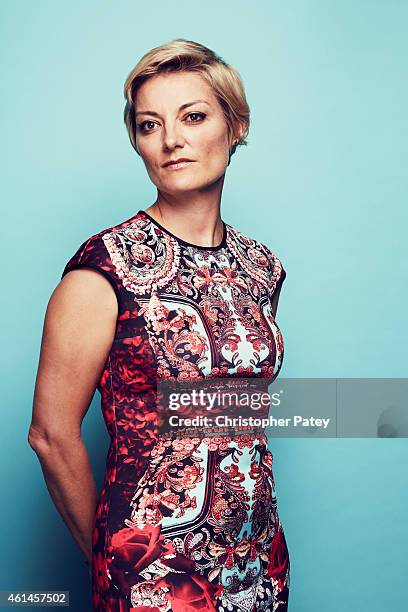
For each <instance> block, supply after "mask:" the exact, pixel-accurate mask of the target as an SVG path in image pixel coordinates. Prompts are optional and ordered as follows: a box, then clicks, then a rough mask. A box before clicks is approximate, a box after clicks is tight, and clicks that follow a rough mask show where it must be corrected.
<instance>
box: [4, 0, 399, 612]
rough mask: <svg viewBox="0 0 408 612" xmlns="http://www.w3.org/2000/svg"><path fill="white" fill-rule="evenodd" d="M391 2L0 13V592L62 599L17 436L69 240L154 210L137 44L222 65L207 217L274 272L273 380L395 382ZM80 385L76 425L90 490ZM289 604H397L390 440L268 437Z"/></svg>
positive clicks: (395, 90) (44, 510)
mask: <svg viewBox="0 0 408 612" xmlns="http://www.w3.org/2000/svg"><path fill="white" fill-rule="evenodd" d="M407 18H408V4H407V3H406V2H403V1H397V0H382V1H380V0H370V1H368V0H360V1H359V2H355V1H351V0H342V1H341V2H336V1H333V0H332V1H319V0H315V1H308V2H306V1H301V0H294V1H292V2H290V3H288V2H283V1H280V2H274V1H272V2H271V1H267V0H264V1H258V2H244V1H239V2H237V1H235V2H231V1H224V2H218V1H217V2H215V1H214V0H207V2H204V3H191V2H185V1H181V0H178V1H177V3H173V2H164V1H160V2H156V3H155V4H154V6H151V7H150V8H149V7H148V5H147V4H146V3H145V2H131V1H124V0H119V1H117V2H107V1H102V2H101V1H95V0H92V1H87V2H83V1H81V2H80V1H78V0H75V1H74V0H70V1H69V2H68V1H60V2H46V1H44V0H36V1H35V2H34V1H22V0H18V1H17V0H16V1H6V0H3V1H2V2H1V4H0V41H1V42H0V44H1V47H2V53H1V60H0V61H1V84H2V92H1V94H2V95H1V111H2V112H1V129H2V144H3V147H2V153H1V165H2V169H3V179H2V182H1V190H2V192H3V193H2V201H3V203H4V204H5V206H4V207H3V210H2V224H3V227H2V230H3V231H2V247H3V248H2V252H3V265H2V272H3V274H4V277H3V296H4V297H3V301H2V304H3V306H2V308H3V320H4V322H5V325H4V329H3V338H4V339H3V350H2V355H1V358H2V383H1V384H2V389H1V393H2V404H3V410H2V423H1V440H0V443H1V461H0V466H1V467H0V469H1V482H2V502H1V504H0V512H1V526H2V529H1V541H2V555H1V572H0V589H3V590H6V589H41V590H44V589H64V590H69V591H70V593H71V602H72V607H71V609H75V610H88V609H90V594H89V585H88V577H87V570H86V568H85V566H84V565H83V563H82V554H81V553H80V551H79V548H78V547H77V545H76V543H75V542H74V540H73V539H72V538H71V536H70V534H69V532H68V530H67V529H66V527H65V525H64V524H63V523H62V520H61V518H60V516H59V515H58V513H57V512H56V510H55V508H54V506H53V505H52V502H51V500H50V497H49V495H48V492H47V489H46V486H45V482H44V480H43V476H42V472H41V468H40V464H39V462H38V460H37V458H36V456H35V454H34V453H33V451H32V450H31V448H30V447H29V446H28V443H27V441H26V438H27V432H28V426H29V423H30V419H31V406H32V394H33V388H34V382H35V376H36V370H37V365H38V356H39V347H40V341H41V333H42V324H43V319H44V314H45V308H46V305H47V302H48V299H49V297H50V295H51V292H52V291H53V289H54V287H55V286H56V285H57V283H58V282H59V279H60V276H61V273H62V270H63V267H64V265H65V263H66V262H67V261H68V259H69V258H70V256H71V255H72V254H73V253H74V252H75V250H76V249H77V247H78V246H79V244H81V242H83V241H84V240H85V239H86V238H88V237H89V236H90V235H92V234H94V233H96V232H97V231H99V230H101V229H104V228H106V227H109V226H111V225H115V224H116V223H119V222H120V221H122V220H124V219H127V218H129V217H130V216H132V215H133V214H135V213H136V212H137V210H139V209H140V208H147V206H149V205H150V204H151V203H152V202H153V201H154V199H155V189H154V186H153V185H152V184H151V183H150V181H149V179H148V177H147V174H146V172H145V169H144V166H143V163H142V161H141V160H140V158H138V157H137V156H136V154H135V153H134V151H133V149H132V148H131V146H130V143H129V141H128V137H127V133H126V130H125V126H124V124H123V119H122V115H123V107H124V99H123V93H122V89H123V83H124V81H125V78H126V76H127V74H128V73H129V72H130V70H131V69H132V68H133V66H134V65H135V64H136V63H137V61H138V59H139V58H140V57H141V55H143V54H144V53H145V52H146V51H147V50H149V49H151V48H152V47H154V46H158V45H160V44H162V43H164V42H166V41H169V40H171V39H173V38H178V37H184V38H188V39H192V40H196V41H199V42H201V43H203V44H205V45H207V46H209V47H210V48H212V49H214V50H215V51H217V52H218V53H219V54H220V55H221V56H222V57H223V58H224V59H225V60H226V61H228V62H230V63H231V64H232V65H234V66H235V67H236V68H237V69H238V70H239V72H240V74H241V76H242V78H243V80H244V83H245V87H246V92H247V97H248V102H249V105H250V108H251V114H252V124H251V130H250V134H249V145H248V147H246V148H241V149H239V150H238V151H237V153H236V154H235V155H234V156H233V158H232V162H231V166H230V167H229V169H228V172H227V178H226V183H225V187H224V193H223V202H222V218H223V219H224V220H225V221H227V222H229V223H231V224H232V225H233V226H235V227H237V228H239V229H241V231H243V232H244V233H247V234H248V235H250V236H253V237H255V238H257V239H258V240H260V241H262V242H264V243H266V244H268V245H269V246H270V247H271V248H272V249H273V250H274V251H275V252H276V253H277V254H278V255H279V257H280V258H281V260H282V262H283V264H284V266H285V269H286V271H287V278H286V280H285V284H284V286H283V289H282V292H281V297H280V303H279V308H278V314H277V321H278V323H279V325H280V327H281V329H282V332H283V336H284V340H285V360H284V364H283V369H282V373H281V375H282V376H284V377H406V376H407V353H406V346H407V340H408V338H407V326H406V303H405V301H406V298H407V280H408V279H407V265H406V263H407V247H406V228H407V213H406V204H407V203H406V195H407V172H406V163H407V121H406V109H407V102H408V100H407V89H408V86H407V79H406V57H407V51H408V48H407V47H408V45H407V38H406V29H407V28H406V24H407ZM99 401H100V398H99V394H98V393H97V394H96V396H95V397H94V400H93V402H92V404H91V407H90V410H89V412H88V414H87V417H86V419H85V422H84V438H85V441H86V444H87V446H88V448H89V453H90V456H91V460H92V463H93V466H94V469H95V474H96V477H97V481H98V485H99V486H100V484H101V482H102V475H103V469H104V460H105V453H106V450H107V445H108V438H107V434H106V432H105V429H104V424H103V420H102V416H101V414H100V412H99ZM271 450H272V451H273V454H274V473H275V478H276V485H277V494H278V508H279V512H280V516H281V520H282V523H283V525H284V529H285V534H286V539H287V543H288V547H289V550H290V557H291V581H292V582H291V591H290V601H289V610H290V612H312V611H313V612H340V611H343V610H345V609H347V610H353V612H354V611H355V612H366V611H367V612H368V611H370V612H380V611H381V612H383V610H393V612H402V611H403V610H406V597H407V595H406V576H407V569H408V563H407V548H408V528H407V518H406V517H407V507H408V471H407V464H408V448H407V441H406V439H389V440H378V439H365V440H362V439H353V440H352V439H342V440H341V439H329V440H322V439H321V440H316V439H314V440H309V439H297V440H288V439H286V440H285V439H280V440H274V441H272V442H271Z"/></svg>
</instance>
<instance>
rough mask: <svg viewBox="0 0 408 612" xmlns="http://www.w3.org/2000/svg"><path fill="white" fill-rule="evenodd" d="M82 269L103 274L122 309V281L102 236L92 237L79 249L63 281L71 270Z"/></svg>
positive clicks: (69, 262) (64, 271)
mask: <svg viewBox="0 0 408 612" xmlns="http://www.w3.org/2000/svg"><path fill="white" fill-rule="evenodd" d="M80 268H91V269H92V270H97V271H98V272H99V273H100V274H102V276H104V277H105V278H106V279H107V280H108V281H109V283H110V284H111V287H112V289H113V290H114V292H115V295H116V299H117V300H118V305H119V307H120V305H121V293H120V280H119V279H118V277H117V276H116V271H115V268H114V265H113V263H112V261H111V258H110V255H109V252H108V250H107V248H106V246H105V243H104V241H103V240H102V238H101V236H100V235H96V236H91V237H90V238H88V239H87V240H85V242H83V243H82V244H81V245H80V246H79V247H78V249H77V251H76V252H75V253H74V255H73V256H72V257H71V259H69V261H68V262H67V264H66V265H65V268H64V270H63V272H62V274H61V279H62V278H63V277H64V276H65V275H66V274H67V273H68V272H71V270H78V269H80Z"/></svg>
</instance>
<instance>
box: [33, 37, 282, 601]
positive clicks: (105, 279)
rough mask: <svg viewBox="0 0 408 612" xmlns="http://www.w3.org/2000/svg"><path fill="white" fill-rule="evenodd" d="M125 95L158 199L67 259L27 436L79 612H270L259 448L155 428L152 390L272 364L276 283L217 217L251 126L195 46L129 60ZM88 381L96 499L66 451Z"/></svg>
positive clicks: (256, 373) (268, 511)
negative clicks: (79, 591)
mask: <svg viewBox="0 0 408 612" xmlns="http://www.w3.org/2000/svg"><path fill="white" fill-rule="evenodd" d="M125 96H126V108H125V123H126V126H127V129H128V133H129V136H130V140H131V143H132V145H133V147H134V148H135V150H136V151H137V153H138V155H140V156H141V158H142V160H143V162H144V164H145V166H146V170H147V173H148V175H149V177H150V179H151V180H152V182H153V183H154V185H155V186H156V187H157V198H156V201H155V202H154V204H152V205H151V206H149V207H148V209H147V210H146V211H144V210H139V211H138V212H137V213H136V214H135V215H133V216H132V217H131V218H130V219H127V220H126V221H123V222H122V223H120V224H118V225H116V226H114V227H110V228H107V229H104V230H102V231H99V232H98V233H97V234H95V235H93V236H91V237H90V238H88V239H87V240H86V241H85V242H84V243H83V244H82V245H81V246H80V247H79V249H78V250H77V252H76V253H75V254H74V255H73V257H72V258H71V259H70V260H69V262H68V263H67V265H66V267H65V269H64V271H63V275H62V277H63V280H62V281H61V282H60V284H59V285H58V287H57V288H56V289H55V291H54V293H53V295H52V296H51V299H50V302H49V305H48V308H47V313H46V317H45V325H44V335H43V341H42V348H41V357H40V365H39V371H38V376H37V383H36V389H35V397H34V410H33V419H32V425H31V427H30V433H29V441H30V444H31V446H32V447H33V448H34V450H35V451H36V453H37V454H38V456H39V459H40V461H41V464H42V466H43V469H44V474H45V478H46V481H47V485H48V487H49V489H50V493H51V495H52V498H53V500H54V502H55V504H56V506H57V508H58V510H59V511H60V513H61V515H62V516H63V518H64V520H65V521H66V523H67V525H68V527H69V528H70V530H71V532H72V534H73V536H74V538H75V539H76V540H77V542H78V544H79V546H80V547H81V549H82V551H83V552H84V554H85V556H86V558H87V559H88V560H89V561H91V564H92V585H93V608H94V610H100V611H104V612H106V611H108V612H113V611H115V612H116V611H124V610H144V611H145V612H149V611H150V612H152V611H153V612H167V611H169V610H173V611H177V612H180V611H181V610H183V612H186V611H192V610H207V611H216V610H217V611H219V612H223V611H226V610H233V611H234V610H251V611H252V610H254V611H255V610H271V611H274V612H275V611H278V612H282V611H283V610H287V604H288V594H289V557H288V551H287V547H286V542H285V537H284V533H283V529H282V525H281V522H280V520H279V516H278V513H277V508H276V496H275V490H274V480H273V473H272V454H271V452H270V451H269V450H268V448H267V438H266V436H265V435H264V434H263V433H262V432H259V431H258V432H256V431H252V432H251V431H246V430H245V428H244V429H239V430H235V431H234V432H232V434H231V432H230V434H231V435H227V434H228V432H227V433H226V432H225V431H221V429H212V428H211V427H210V426H209V427H204V429H201V431H198V433H197V430H195V433H192V434H191V435H188V432H189V431H192V432H194V430H193V429H190V430H189V429H188V428H187V429H181V430H180V431H182V432H184V433H183V435H180V431H179V432H178V433H177V432H176V431H175V430H173V431H167V432H165V433H163V432H161V430H159V428H158V402H157V397H158V394H157V389H158V387H157V383H158V382H161V381H173V382H174V381H175V382H176V383H177V384H179V385H182V384H184V383H191V381H193V382H195V381H196V382H199V381H206V382H207V381H208V382H210V381H217V379H220V380H221V378H223V379H226V380H227V381H228V380H231V381H233V380H234V381H237V380H241V381H245V380H247V381H248V380H249V379H251V380H252V381H257V382H262V381H266V380H268V381H270V380H271V379H274V378H276V376H277V375H278V372H279V370H280V368H281V364H282V359H283V342H282V336H281V333H280V330H279V327H278V326H277V324H276V321H275V315H276V309H277V304H278V298H279V292H280V289H281V286H282V282H283V280H284V278H285V275H286V273H285V271H284V269H283V267H282V264H281V262H280V260H279V258H278V257H277V256H276V255H275V254H274V253H273V252H272V251H271V250H270V249H269V248H268V247H267V246H265V245H263V244H261V243H260V242H258V241H256V240H254V239H251V238H249V237H247V236H245V235H244V234H242V233H241V232H240V231H238V230H237V229H234V228H233V227H232V226H231V225H229V224H226V223H224V222H223V221H222V220H221V217H220V202H221V192H222V187H223V183H224V178H225V172H226V169H227V166H228V165H229V163H230V159H231V156H232V155H233V154H234V152H235V149H236V147H237V146H238V145H244V144H246V141H245V137H246V135H247V133H248V128H249V108H248V105H247V102H246V99H245V93H244V88H243V85H242V82H241V79H240V77H239V75H238V73H237V72H236V71H235V70H234V69H233V68H232V67H230V66H229V65H228V64H226V63H225V62H224V61H223V60H222V59H221V58H220V57H218V56H217V55H215V54H214V53H213V52H212V51H211V50H210V49H208V48H206V47H204V46H202V45H200V44H197V43H195V42H192V41H186V40H184V39H178V40H174V41H171V42H169V43H167V44H165V45H163V46H161V47H158V48H155V49H153V50H152V51H150V52H149V53H147V54H146V55H145V56H144V57H143V58H142V59H141V60H140V61H139V63H138V64H137V66H136V67H135V68H134V70H133V71H132V72H131V73H130V75H129V77H128V79H127V81H126V84H125ZM68 272H71V273H70V274H68ZM95 387H97V388H98V390H99V391H100V393H101V398H102V410H103V415H104V418H105V422H106V425H107V428H108V432H109V435H110V438H111V444H110V448H109V452H108V456H107V463H106V473H105V480H104V484H103V488H102V491H101V494H100V496H99V498H97V495H96V491H95V482H94V479H93V476H92V473H91V468H90V463H89V460H88V455H87V453H86V450H85V447H84V445H83V442H82V439H81V422H82V419H83V417H84V415H85V413H86V411H87V409H88V406H89V402H90V400H91V398H92V395H93V393H94V390H95ZM186 432H187V433H186ZM200 434H201V435H200Z"/></svg>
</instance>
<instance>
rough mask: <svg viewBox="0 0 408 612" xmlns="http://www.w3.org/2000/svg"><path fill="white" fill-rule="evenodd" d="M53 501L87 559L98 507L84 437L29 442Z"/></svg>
mask: <svg viewBox="0 0 408 612" xmlns="http://www.w3.org/2000/svg"><path fill="white" fill-rule="evenodd" d="M30 444H31V446H32V448H33V449H34V451H35V452H36V454H37V456H38V458H39V461H40V463H41V468H42V471H43V474H44V478H45V481H46V484H47V487H48V490H49V492H50V495H51V498H52V500H53V502H54V504H55V506H56V508H57V510H58V512H59V513H60V514H61V516H62V518H63V520H64V522H65V524H66V525H67V527H68V529H69V530H70V532H71V533H72V536H73V537H74V539H75V540H76V542H77V543H78V545H79V547H80V548H81V550H82V552H83V553H84V555H85V557H86V558H87V559H88V560H89V561H90V560H91V556H92V527H93V520H94V516H95V511H96V506H97V490H96V483H95V479H94V477H93V473H92V467H91V463H90V461H89V456H88V453H87V451H86V448H85V445H84V443H83V441H82V439H81V438H79V439H75V440H68V441H58V442H45V441H41V440H39V441H38V440H37V441H36V442H33V443H32V442H30Z"/></svg>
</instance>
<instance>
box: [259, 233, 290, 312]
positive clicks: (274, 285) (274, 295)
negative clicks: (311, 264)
mask: <svg viewBox="0 0 408 612" xmlns="http://www.w3.org/2000/svg"><path fill="white" fill-rule="evenodd" d="M262 246H263V248H264V250H265V253H266V256H267V258H268V261H269V283H268V296H269V299H270V302H271V307H272V312H273V316H274V317H275V316H276V310H277V306H278V300H279V294H280V290H281V288H282V284H283V281H284V280H285V278H286V270H285V268H284V267H283V264H282V262H281V260H280V259H279V257H278V256H277V255H276V253H274V252H273V251H272V250H271V249H270V248H269V247H268V246H266V245H264V244H263V245H262Z"/></svg>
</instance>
